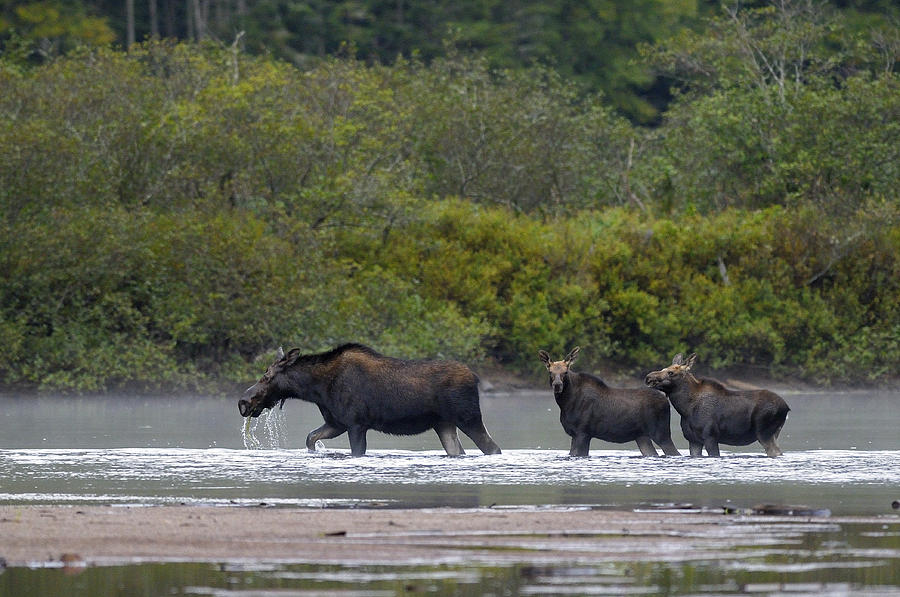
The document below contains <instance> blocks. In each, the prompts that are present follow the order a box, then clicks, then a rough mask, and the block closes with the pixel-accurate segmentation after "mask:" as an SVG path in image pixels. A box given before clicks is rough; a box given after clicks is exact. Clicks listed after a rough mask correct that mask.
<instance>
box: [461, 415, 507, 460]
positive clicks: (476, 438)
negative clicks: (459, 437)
mask: <svg viewBox="0 0 900 597" xmlns="http://www.w3.org/2000/svg"><path fill="white" fill-rule="evenodd" d="M457 426H458V427H459V428H460V429H461V430H462V432H463V433H465V434H466V435H468V436H469V437H470V438H472V441H473V442H475V445H476V446H478V449H479V450H481V451H482V452H484V453H485V454H499V453H500V446H498V445H497V444H496V443H494V440H493V439H492V438H491V435H490V434H489V433H488V432H487V429H485V428H484V423H482V422H481V420H480V419H478V420H476V421H472V422H468V423H465V424H463V425H457Z"/></svg>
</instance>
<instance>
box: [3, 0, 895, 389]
mask: <svg viewBox="0 0 900 597" xmlns="http://www.w3.org/2000/svg"><path fill="white" fill-rule="evenodd" d="M779 6H780V8H778V9H777V10H776V9H772V8H764V9H750V10H745V11H734V12H726V13H725V14H724V15H723V16H722V17H721V18H717V19H715V20H713V21H711V22H710V23H709V24H708V29H707V31H708V32H710V33H709V34H708V35H693V34H690V33H681V32H679V33H677V34H676V36H675V37H674V38H673V39H672V40H670V41H667V42H665V43H661V44H657V45H654V46H647V47H646V48H645V55H646V56H647V57H648V65H652V66H653V67H654V68H656V69H659V72H660V76H665V77H668V78H671V79H672V80H675V81H678V82H679V83H678V88H677V91H676V94H675V100H674V101H673V102H672V104H671V105H670V106H669V108H668V110H667V111H666V113H665V115H664V118H663V119H662V121H661V123H660V124H659V126H657V127H653V128H643V127H638V126H635V125H634V124H633V123H632V122H631V121H629V120H627V119H625V118H623V117H621V116H619V115H617V114H618V113H617V111H616V109H615V107H614V106H613V105H612V104H611V103H610V102H609V100H608V99H607V98H605V97H604V96H601V95H592V94H589V93H587V92H585V91H584V89H583V88H581V87H579V86H577V85H576V84H574V83H573V82H572V81H571V79H570V78H569V77H564V76H562V75H561V74H560V73H559V72H558V71H556V70H552V69H550V68H546V67H541V66H533V67H531V68H529V69H527V70H521V69H512V70H497V69H496V68H494V67H493V66H492V64H493V62H492V60H491V59H489V58H486V57H483V56H473V55H469V54H459V53H457V52H456V51H455V50H453V49H452V48H450V49H449V50H448V51H447V52H445V53H444V54H441V55H440V56H435V57H433V59H431V60H429V61H424V60H419V59H416V58H410V59H403V58H400V59H398V60H396V61H395V62H393V63H392V64H390V65H384V64H380V63H371V64H367V63H365V62H360V61H357V60H355V59H354V58H346V57H345V58H324V59H322V60H320V61H317V62H316V63H315V64H311V65H307V68H305V69H303V70H300V69H298V68H297V67H296V66H294V65H292V64H289V63H288V62H283V61H279V60H277V59H275V58H272V57H260V56H253V55H250V54H247V53H244V52H241V51H239V49H238V48H237V47H234V46H232V45H230V44H229V45H221V44H216V43H200V44H197V43H190V44H189V43H177V42H148V43H145V44H141V45H138V46H134V47H132V48H131V50H130V51H129V52H127V53H126V52H120V51H115V50H111V49H104V48H101V47H81V48H80V49H77V50H72V51H69V52H68V53H67V54H66V55H65V56H61V57H56V58H53V59H48V60H46V61H45V62H44V63H43V64H40V65H36V66H30V67H29V66H26V65H24V64H23V62H22V59H21V58H22V57H21V55H17V54H15V53H6V54H4V55H3V57H2V59H0V88H2V89H3V93H2V94H0V346H2V347H3V348H2V350H0V383H4V384H23V385H27V386H34V387H42V388H62V389H72V390H81V391H88V390H97V389H104V388H111V387H115V386H117V385H121V384H140V385H145V386H147V387H153V386H158V385H173V384H174V385H178V386H206V385H208V384H210V383H214V382H216V381H220V380H237V379H246V378H248V377H254V376H256V375H258V373H259V370H260V368H261V364H260V362H259V360H260V359H262V360H264V361H267V360H268V359H269V358H270V357H271V354H272V352H271V351H272V350H273V349H274V348H275V347H276V346H278V345H279V344H284V345H290V346H299V347H301V348H302V349H304V350H309V351H314V350H320V349H325V348H327V347H330V346H333V345H335V344H337V343H339V342H342V341H351V340H352V341H361V342H366V343H370V344H372V345H374V346H375V347H377V348H379V349H381V350H384V351H385V352H388V353H390V354H395V355H405V356H411V357H415V356H425V355H429V356H445V357H452V358H458V359H462V360H465V361H467V362H470V363H477V362H480V361H481V360H483V359H489V360H491V361H494V362H496V363H498V364H500V365H502V366H506V367H510V368H514V369H517V370H520V371H533V370H535V369H536V367H537V365H538V363H537V359H536V357H535V355H536V351H537V350H538V349H540V348H543V349H546V350H550V351H552V352H553V353H555V354H556V353H560V354H561V353H562V352H563V351H564V350H566V349H568V348H571V346H572V345H574V344H580V345H581V346H583V347H590V349H591V350H590V351H585V356H586V357H590V358H593V359H594V361H593V363H592V362H591V361H590V358H588V359H586V361H585V366H591V365H596V364H598V363H599V362H601V361H603V362H613V363H616V364H618V365H621V366H623V367H624V368H626V369H628V370H631V371H635V372H637V371H646V370H647V369H649V368H652V367H656V366H658V365H661V364H664V363H666V362H668V361H669V359H671V357H672V354H674V353H675V352H681V351H696V352H698V353H699V354H700V355H701V359H702V360H703V362H704V363H705V364H707V365H709V366H712V367H716V368H742V369H745V368H746V367H751V368H752V369H753V371H755V372H759V373H763V372H766V373H772V374H775V375H797V376H802V377H804V378H808V379H811V380H814V381H818V382H822V383H827V382H829V381H836V380H852V381H858V380H880V379H884V378H886V377H889V376H892V375H895V372H896V370H897V366H898V364H900V340H898V339H900V220H898V212H900V200H898V196H897V188H900V187H898V182H900V170H898V169H900V167H898V164H900V145H898V144H897V143H896V139H898V138H900V89H898V83H900V82H898V78H897V73H896V64H897V62H896V60H895V58H896V56H898V55H900V44H897V43H896V40H894V41H893V42H892V41H891V37H890V35H891V32H890V31H882V30H880V29H878V28H877V27H872V28H869V29H865V30H864V31H862V32H861V31H860V30H859V29H857V28H854V27H850V26H849V25H848V23H850V21H849V20H848V19H847V18H846V17H844V16H842V15H841V14H840V13H827V12H826V13H821V12H816V11H811V10H805V9H804V10H803V11H799V12H798V13H796V14H793V13H792V14H791V18H790V19H786V18H785V17H786V13H785V12H784V11H785V10H787V9H788V8H796V7H797V6H800V5H799V4H798V5H794V4H792V3H786V4H784V3H780V4H779ZM804 6H806V5H805V4H804V5H803V6H800V8H803V7H804ZM801 46H802V47H804V48H805V49H804V54H803V56H802V58H801V57H798V56H795V55H793V54H791V53H790V52H787V49H790V50H791V51H792V52H793V51H794V50H796V49H797V48H798V47H801ZM892 48H893V49H892ZM892 56H893V57H892ZM779 60H780V61H781V62H778V61H779ZM648 68H649V66H648Z"/></svg>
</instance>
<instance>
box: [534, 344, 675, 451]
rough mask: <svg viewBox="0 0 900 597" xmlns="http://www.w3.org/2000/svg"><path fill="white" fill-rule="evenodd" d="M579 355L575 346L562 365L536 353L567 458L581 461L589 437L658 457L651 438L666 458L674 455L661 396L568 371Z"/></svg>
mask: <svg viewBox="0 0 900 597" xmlns="http://www.w3.org/2000/svg"><path fill="white" fill-rule="evenodd" d="M579 350H580V348H579V347H575V348H574V349H573V350H572V352H570V353H569V355H568V356H567V357H566V358H565V360H562V361H551V360H550V355H549V354H548V353H547V352H546V351H544V350H542V351H540V352H539V353H538V354H539V355H540V357H541V361H542V362H543V363H544V365H546V366H547V371H549V372H550V386H551V387H552V388H553V395H554V397H555V398H556V404H558V405H559V422H560V423H562V426H563V429H564V430H565V432H566V433H568V434H569V435H570V436H572V448H571V449H570V450H569V456H587V455H588V451H589V450H590V446H591V439H592V438H595V437H596V438H597V439H602V440H605V441H608V442H615V443H619V444H622V443H625V442H630V441H635V442H637V445H638V448H640V450H641V454H643V455H644V456H658V454H657V452H656V448H654V447H653V442H651V441H650V440H651V439H652V440H653V441H655V442H656V443H657V444H659V447H661V448H662V449H663V452H665V453H666V454H668V455H669V456H679V455H680V454H679V452H678V449H677V448H676V447H675V444H673V443H672V437H671V431H670V428H669V420H670V419H669V417H670V415H669V401H668V400H666V396H665V394H663V393H662V392H658V391H656V390H651V389H649V388H637V389H633V390H629V389H622V388H611V387H609V386H607V385H606V384H605V383H604V382H603V380H602V379H600V378H599V377H596V376H594V375H591V374H589V373H576V372H575V371H572V370H571V369H570V368H569V367H570V366H571V365H572V363H573V362H574V361H575V357H576V356H577V355H578V351H579Z"/></svg>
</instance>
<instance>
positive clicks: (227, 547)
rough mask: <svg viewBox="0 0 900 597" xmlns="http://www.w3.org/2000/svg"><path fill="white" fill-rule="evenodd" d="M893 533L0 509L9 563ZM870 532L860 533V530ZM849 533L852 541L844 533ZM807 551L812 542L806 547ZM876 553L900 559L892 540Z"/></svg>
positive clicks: (541, 559)
mask: <svg viewBox="0 0 900 597" xmlns="http://www.w3.org/2000/svg"><path fill="white" fill-rule="evenodd" d="M851 528H857V529H862V530H863V531H864V532H877V533H879V534H881V535H883V536H884V537H888V538H896V537H898V536H900V516H895V515H887V516H879V517H822V516H809V517H805V516H799V517H798V516H760V515H747V514H717V513H710V512H689V513H684V512H679V511H677V510H667V511H651V512H632V511H610V510H596V509H587V508H585V509H578V508H558V509H554V508H547V509H541V508H537V509H466V510H454V509H368V510H362V509H360V510H350V509H348V510H343V509H300V508H270V507H246V506H244V507H216V506H134V507H129V506H0V558H2V559H3V560H4V561H5V565H6V566H7V567H20V566H29V567H42V566H63V565H67V566H73V565H77V566H85V565H87V566H93V565H115V564H132V563H139V562H190V561H204V562H284V563H336V564H343V565H347V564H368V565H371V564H390V565H397V564H415V563H429V564H436V563H446V564H458V563H470V564H471V563H477V562H490V563H513V562H515V563H528V564H536V565H542V564H554V563H559V562H587V561H590V562H597V561H625V560H630V561H634V560H641V561H646V560H652V561H661V562H667V561H669V562H675V561H694V560H718V561H721V560H728V559H732V558H733V559H739V558H745V557H747V555H748V552H747V550H746V549H735V548H742V547H745V546H749V547H760V546H762V547H768V548H770V549H771V548H772V546H783V545H786V544H796V543H798V542H799V543H803V542H804V541H805V542H806V543H807V544H809V543H810V539H809V537H810V536H812V535H823V536H826V537H830V539H829V540H830V541H831V543H832V547H831V548H830V550H831V551H832V552H834V547H833V542H834V541H833V539H834V538H835V537H844V536H846V535H847V533H848V529H851ZM866 529H868V530H869V531H866ZM851 534H852V533H851ZM813 543H815V541H813ZM889 543H890V545H887V546H885V547H888V550H887V552H885V551H882V552H881V555H880V557H881V558H882V559H883V558H885V557H886V558H887V559H889V560H893V562H894V563H900V549H897V548H898V547H900V546H895V545H893V544H894V543H897V541H896V539H890V540H889Z"/></svg>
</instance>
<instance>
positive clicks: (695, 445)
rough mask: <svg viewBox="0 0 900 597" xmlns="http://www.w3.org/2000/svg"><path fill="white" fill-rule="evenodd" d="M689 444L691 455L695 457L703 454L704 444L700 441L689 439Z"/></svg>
mask: <svg viewBox="0 0 900 597" xmlns="http://www.w3.org/2000/svg"><path fill="white" fill-rule="evenodd" d="M688 445H689V446H690V450H691V456H693V457H694V458H697V457H699V456H703V444H701V443H700V442H692V441H689V442H688Z"/></svg>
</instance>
